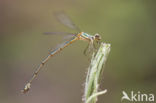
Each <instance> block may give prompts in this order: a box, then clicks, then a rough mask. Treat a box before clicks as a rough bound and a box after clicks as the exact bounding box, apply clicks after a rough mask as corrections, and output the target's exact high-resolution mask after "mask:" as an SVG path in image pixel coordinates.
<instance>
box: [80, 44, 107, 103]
mask: <svg viewBox="0 0 156 103" xmlns="http://www.w3.org/2000/svg"><path fill="white" fill-rule="evenodd" d="M109 52H110V44H106V43H101V45H100V47H99V49H98V51H97V53H96V54H95V53H93V55H92V59H91V63H90V66H89V68H88V73H87V77H86V82H85V89H84V98H83V100H84V102H85V103H96V101H97V96H99V95H102V94H105V93H106V92H107V90H104V91H100V92H99V91H98V88H99V81H100V76H101V74H102V71H103V69H104V68H102V67H103V66H104V65H105V63H106V60H107V56H108V54H109Z"/></svg>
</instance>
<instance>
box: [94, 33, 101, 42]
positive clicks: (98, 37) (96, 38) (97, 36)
mask: <svg viewBox="0 0 156 103" xmlns="http://www.w3.org/2000/svg"><path fill="white" fill-rule="evenodd" d="M94 38H95V40H96V41H100V40H101V36H100V35H99V34H98V33H96V34H95V35H94Z"/></svg>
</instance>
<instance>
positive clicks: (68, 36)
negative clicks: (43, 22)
mask: <svg viewBox="0 0 156 103" xmlns="http://www.w3.org/2000/svg"><path fill="white" fill-rule="evenodd" d="M43 34H45V35H66V36H64V37H63V39H65V40H67V39H70V38H72V37H74V36H76V35H77V34H76V33H75V34H73V33H68V32H45V33H43Z"/></svg>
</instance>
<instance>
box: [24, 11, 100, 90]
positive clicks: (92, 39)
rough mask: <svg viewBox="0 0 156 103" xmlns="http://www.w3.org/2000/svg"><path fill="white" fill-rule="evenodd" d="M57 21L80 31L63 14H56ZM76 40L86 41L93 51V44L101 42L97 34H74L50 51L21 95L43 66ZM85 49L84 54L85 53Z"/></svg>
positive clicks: (88, 47)
mask: <svg viewBox="0 0 156 103" xmlns="http://www.w3.org/2000/svg"><path fill="white" fill-rule="evenodd" d="M56 16H57V18H58V20H59V21H60V22H62V23H63V24H64V25H66V26H68V27H70V28H72V29H76V30H78V31H79V30H80V29H79V28H78V27H77V26H75V24H74V23H73V22H72V21H71V19H70V18H69V17H68V16H67V15H65V13H59V14H56ZM57 33H59V34H61V33H63V32H47V33H46V34H57ZM67 34H68V33H67ZM77 40H83V41H87V42H88V46H87V49H92V50H93V49H94V43H95V42H96V43H99V42H100V40H101V36H100V35H99V34H95V35H94V36H92V35H89V34H87V33H84V32H80V33H77V34H75V35H74V36H73V37H72V38H71V39H70V40H68V41H66V42H65V43H63V45H61V46H60V47H58V48H56V49H54V50H53V51H51V52H50V53H49V55H48V56H47V57H46V58H45V59H44V60H43V61H42V62H41V64H40V65H39V67H38V68H37V69H36V71H35V72H34V73H33V75H32V78H31V79H30V80H29V82H28V83H27V84H26V85H25V88H24V89H23V90H22V92H23V93H26V92H27V91H29V89H30V86H31V83H32V81H33V80H34V79H35V78H36V76H37V75H38V73H39V71H40V70H41V68H42V67H43V66H44V64H45V63H46V62H47V61H48V60H49V59H50V58H51V57H53V56H54V55H56V54H57V53H59V52H60V51H62V50H63V49H64V48H65V47H67V46H68V45H70V44H72V43H74V42H75V41H77ZM87 49H85V53H86V51H87Z"/></svg>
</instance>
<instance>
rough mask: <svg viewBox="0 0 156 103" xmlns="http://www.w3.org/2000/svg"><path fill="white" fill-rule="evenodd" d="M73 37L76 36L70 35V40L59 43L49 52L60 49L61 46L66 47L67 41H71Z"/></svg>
mask: <svg viewBox="0 0 156 103" xmlns="http://www.w3.org/2000/svg"><path fill="white" fill-rule="evenodd" d="M73 38H75V37H70V38H68V40H66V41H64V42H63V43H61V44H58V45H57V46H56V47H55V48H51V49H50V50H49V53H52V52H53V51H55V50H57V49H59V48H62V47H64V45H66V44H67V42H68V41H71V40H72V39H73ZM69 45H70V44H69Z"/></svg>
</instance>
